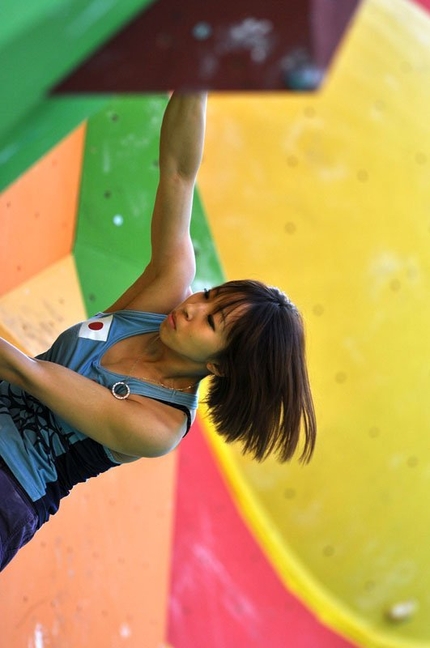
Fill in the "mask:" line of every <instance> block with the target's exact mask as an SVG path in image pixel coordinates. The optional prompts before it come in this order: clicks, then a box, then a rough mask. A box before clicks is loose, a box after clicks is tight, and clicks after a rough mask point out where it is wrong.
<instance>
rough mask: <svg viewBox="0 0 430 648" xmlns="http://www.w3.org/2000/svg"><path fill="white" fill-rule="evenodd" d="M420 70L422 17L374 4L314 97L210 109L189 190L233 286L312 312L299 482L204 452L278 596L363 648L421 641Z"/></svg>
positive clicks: (427, 573) (397, 4)
mask: <svg viewBox="0 0 430 648" xmlns="http://www.w3.org/2000/svg"><path fill="white" fill-rule="evenodd" d="M428 70H430V20H429V16H428V15H427V14H426V13H425V12H424V11H422V10H421V9H420V8H419V7H417V6H416V5H414V4H412V3H409V2H405V1H404V0H367V1H366V2H364V3H363V4H362V5H361V8H360V10H359V12H358V14H357V16H356V19H355V21H354V23H353V25H352V28H351V29H350V31H349V33H348V34H347V36H346V38H345V40H344V42H343V44H342V47H341V48H340V50H339V52H338V55H337V58H336V61H335V62H334V65H333V67H332V70H331V73H330V75H329V77H328V79H327V81H326V83H325V86H324V87H323V89H322V90H321V91H320V92H319V93H317V94H303V95H298V94H294V95H292V94H288V93H276V94H272V95H267V94H264V95H253V94H250V95H248V94H241V95H222V94H218V95H212V96H211V98H210V103H209V117H208V133H207V145H206V151H205V158H204V164H203V168H202V171H201V174H200V177H199V188H200V191H201V195H202V198H203V202H204V204H205V208H206V211H207V214H208V217H209V220H210V225H211V228H212V231H213V234H214V238H215V241H216V243H217V246H218V250H219V254H220V257H221V261H222V263H223V266H224V269H225V272H226V275H227V277H228V278H236V277H256V278H261V279H263V280H265V281H267V282H269V283H273V284H277V285H279V286H280V287H281V288H283V289H284V290H285V291H286V292H287V293H288V294H289V295H290V296H291V298H292V299H293V300H294V301H296V303H297V304H298V305H299V307H300V309H301V310H302V312H303V313H304V316H305V320H306V324H307V332H308V355H309V363H310V373H311V379H312V384H313V389H314V394H315V400H316V407H317V415H318V421H319V442H318V447H317V451H316V454H315V458H314V459H313V461H312V463H311V465H310V466H308V467H306V468H304V467H300V466H298V465H297V464H296V463H292V464H291V465H288V466H280V465H276V464H275V463H274V462H273V461H268V462H266V463H264V464H262V465H258V464H254V463H252V462H250V461H248V460H247V459H244V458H242V457H241V456H240V455H239V452H238V451H237V450H235V449H233V450H225V449H223V448H221V446H219V444H218V443H217V441H216V440H215V438H214V437H211V438H212V439H213V443H214V444H215V447H216V448H217V451H218V453H219V456H220V457H221V459H222V461H223V462H224V465H225V469H226V470H227V472H228V474H229V475H230V478H231V481H232V484H233V487H234V489H235V490H236V492H237V493H239V497H240V501H241V502H242V505H243V506H244V507H245V512H246V515H247V516H248V518H249V520H250V521H251V523H252V524H253V525H254V528H255V530H256V533H257V534H258V535H259V537H260V539H261V542H262V543H263V544H264V545H265V546H266V550H267V551H268V553H269V555H270V556H271V558H272V560H273V561H274V562H275V564H276V565H277V568H278V571H279V572H280V574H281V576H282V577H283V578H284V579H285V581H286V583H287V584H288V586H290V587H292V588H293V589H294V590H296V591H297V592H298V593H299V595H300V596H301V597H302V598H303V599H304V600H305V601H307V602H308V603H309V605H311V606H312V607H313V608H314V609H315V611H316V612H317V614H318V615H320V616H321V617H322V618H323V619H324V620H325V621H326V622H327V623H329V624H330V625H332V626H334V627H335V628H336V629H338V631H339V632H341V633H343V634H345V635H346V636H348V637H349V638H351V639H353V640H355V641H357V642H358V643H359V644H360V645H362V646H366V647H368V646H372V647H376V646H377V647H383V646H384V647H385V646H386V647H388V646H390V647H394V646H399V647H400V646H401V647H403V646H404V647H406V646H408V647H412V646H417V647H418V646H425V645H429V642H430V629H429V623H428V619H429V618H430V598H429V596H428V592H429V591H430V568H429V565H430V550H429V543H428V529H430V509H429V507H428V506H427V499H428V493H429V489H430V443H429V441H428V430H429V429H430V410H429V408H428V407H427V401H428V392H429V387H430V370H429V367H428V358H429V357H430V338H429V336H428V330H429V326H430V300H429V288H430V254H429V245H430V216H429V213H430V212H429V207H430V183H429V172H430V120H429V117H428V115H429V106H430V84H429V83H428ZM403 602H406V603H407V605H408V606H409V608H408V609H409V612H408V615H406V616H407V617H408V618H407V619H405V620H404V621H403V623H395V622H394V621H393V620H392V619H391V618H390V614H392V613H393V610H394V609H395V608H394V607H393V606H395V605H397V604H398V603H403Z"/></svg>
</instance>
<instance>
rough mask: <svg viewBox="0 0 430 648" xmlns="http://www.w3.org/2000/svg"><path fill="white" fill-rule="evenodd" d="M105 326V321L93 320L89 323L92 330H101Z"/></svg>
mask: <svg viewBox="0 0 430 648" xmlns="http://www.w3.org/2000/svg"><path fill="white" fill-rule="evenodd" d="M103 326H104V324H103V322H91V324H88V328H90V329H91V330H92V331H100V329H102V328H103Z"/></svg>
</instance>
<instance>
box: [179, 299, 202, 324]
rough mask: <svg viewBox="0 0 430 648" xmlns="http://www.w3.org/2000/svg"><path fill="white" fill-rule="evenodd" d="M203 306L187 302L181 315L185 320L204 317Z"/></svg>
mask: <svg viewBox="0 0 430 648" xmlns="http://www.w3.org/2000/svg"><path fill="white" fill-rule="evenodd" d="M204 310H205V304H199V303H197V302H195V303H193V302H189V303H188V304H185V305H184V309H183V313H184V317H185V319H186V320H192V319H196V318H197V317H199V316H202V315H204Z"/></svg>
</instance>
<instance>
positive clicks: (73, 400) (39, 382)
mask: <svg viewBox="0 0 430 648" xmlns="http://www.w3.org/2000/svg"><path fill="white" fill-rule="evenodd" d="M19 375H20V376H21V377H20V379H19V380H17V383H19V385H20V386H21V387H22V388H23V389H25V390H26V391H28V392H29V393H31V394H32V395H33V396H34V397H35V398H37V399H38V400H40V401H41V402H43V403H44V404H45V405H46V406H47V407H48V408H49V409H51V410H52V411H53V412H54V413H55V414H57V415H58V416H60V417H61V418H62V419H64V420H65V421H66V422H67V423H68V424H69V425H71V426H72V427H74V428H75V429H77V430H79V431H80V432H82V433H83V434H86V435H87V436H89V437H90V438H92V439H94V440H95V441H98V442H99V443H101V444H102V445H105V446H107V447H108V448H109V449H111V450H112V451H114V452H118V453H121V454H124V455H127V456H132V457H157V456H161V455H163V454H166V453H167V452H169V451H170V450H172V449H173V448H174V447H175V446H176V445H177V444H178V443H179V441H180V440H181V438H182V436H183V435H184V433H185V431H186V425H187V421H186V416H185V414H184V413H183V412H182V411H180V410H176V409H174V408H170V407H169V406H167V405H163V404H162V403H158V402H157V401H153V400H152V399H149V398H145V397H140V396H138V397H135V396H130V398H128V399H127V400H118V399H116V398H114V397H113V396H112V394H111V391H110V390H109V389H107V388H106V387H104V386H102V385H100V384H98V383H96V382H94V381H92V380H90V379H89V378H86V377H84V376H81V375H80V374H78V373H76V372H74V371H72V370H70V369H68V368H66V367H63V366H61V365H57V364H55V363H52V362H46V361H42V360H32V359H29V358H27V361H24V362H22V367H21V369H20V371H19Z"/></svg>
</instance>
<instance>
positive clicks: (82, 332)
mask: <svg viewBox="0 0 430 648" xmlns="http://www.w3.org/2000/svg"><path fill="white" fill-rule="evenodd" d="M112 320H113V315H106V316H105V317H92V318H91V319H89V320H87V321H86V322H82V324H81V328H80V329H79V337H80V338H85V339H86V340H97V341H98V342H106V340H107V339H108V335H109V330H110V327H111V324H112Z"/></svg>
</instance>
